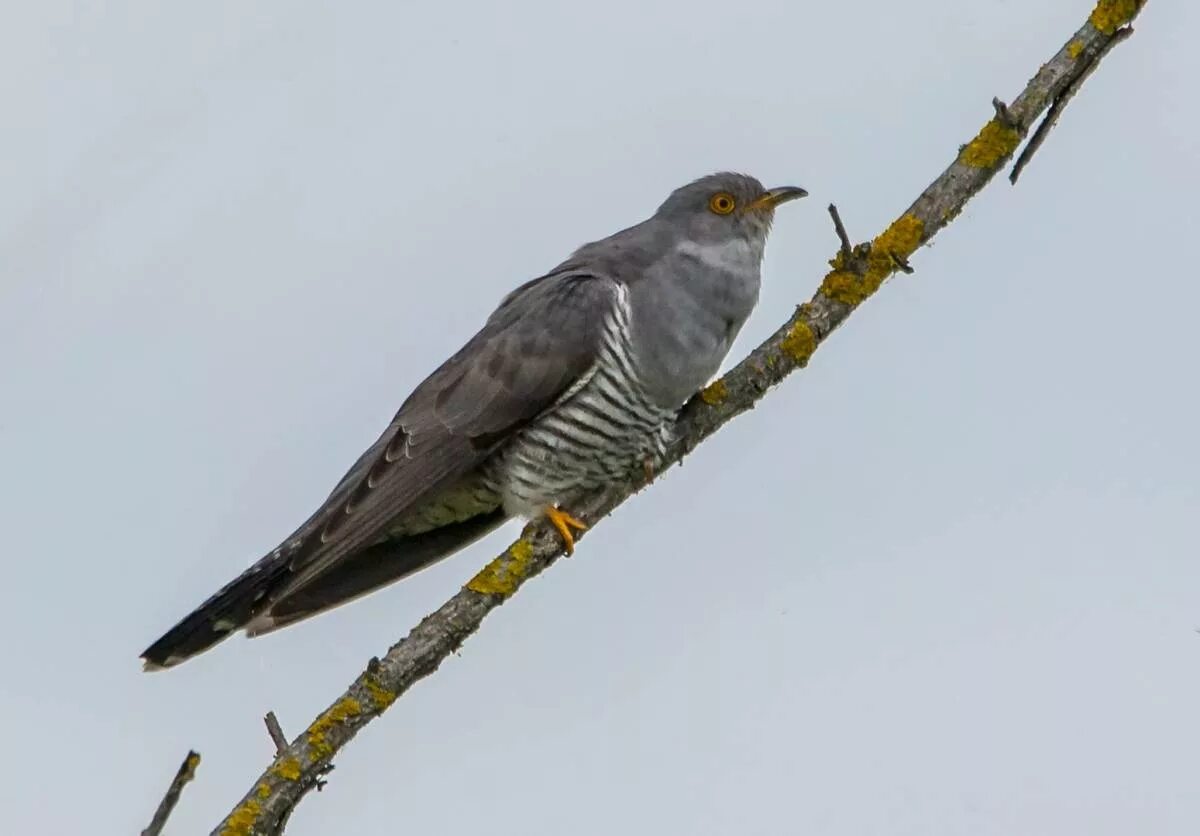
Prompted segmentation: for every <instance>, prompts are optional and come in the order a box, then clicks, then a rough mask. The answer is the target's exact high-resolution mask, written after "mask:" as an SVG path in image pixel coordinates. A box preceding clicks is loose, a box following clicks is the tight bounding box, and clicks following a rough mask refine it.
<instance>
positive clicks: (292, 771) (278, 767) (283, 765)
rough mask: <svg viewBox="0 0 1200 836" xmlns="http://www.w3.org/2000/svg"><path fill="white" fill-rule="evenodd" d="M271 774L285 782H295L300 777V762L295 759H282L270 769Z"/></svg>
mask: <svg viewBox="0 0 1200 836" xmlns="http://www.w3.org/2000/svg"><path fill="white" fill-rule="evenodd" d="M271 774H272V775H278V776H279V777H280V778H283V779H284V780H285V781H295V780H297V779H298V778H299V777H300V761H299V760H297V759H296V758H284V759H283V760H281V761H280V762H279V763H277V764H275V765H273V766H272V767H271Z"/></svg>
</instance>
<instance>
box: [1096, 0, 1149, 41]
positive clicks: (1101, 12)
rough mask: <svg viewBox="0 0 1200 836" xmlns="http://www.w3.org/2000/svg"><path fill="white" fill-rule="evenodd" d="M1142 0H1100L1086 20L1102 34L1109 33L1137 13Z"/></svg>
mask: <svg viewBox="0 0 1200 836" xmlns="http://www.w3.org/2000/svg"><path fill="white" fill-rule="evenodd" d="M1142 2H1144V0H1100V2H1099V3H1097V4H1096V8H1095V9H1093V10H1092V16H1091V17H1089V18H1088V22H1089V23H1091V24H1092V26H1095V27H1096V30H1097V31H1098V32H1100V34H1102V35H1111V34H1112V33H1113V32H1116V31H1117V30H1118V29H1119V28H1121V27H1122V26H1124V25H1125V24H1126V23H1128V22H1129V21H1130V20H1132V19H1133V16H1134V15H1135V14H1137V10H1138V7H1139V6H1141V5H1142Z"/></svg>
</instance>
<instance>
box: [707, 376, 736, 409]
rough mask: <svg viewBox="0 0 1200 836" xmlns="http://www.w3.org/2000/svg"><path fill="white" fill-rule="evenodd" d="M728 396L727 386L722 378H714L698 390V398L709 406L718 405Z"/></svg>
mask: <svg viewBox="0 0 1200 836" xmlns="http://www.w3.org/2000/svg"><path fill="white" fill-rule="evenodd" d="M728 397H729V387H728V386H726V385H725V381H724V380H714V381H713V382H712V383H710V384H708V385H707V386H705V387H704V388H703V389H701V390H700V400H702V401H704V402H705V403H706V404H708V405H709V406H720V405H721V404H723V403H725V399H726V398H728Z"/></svg>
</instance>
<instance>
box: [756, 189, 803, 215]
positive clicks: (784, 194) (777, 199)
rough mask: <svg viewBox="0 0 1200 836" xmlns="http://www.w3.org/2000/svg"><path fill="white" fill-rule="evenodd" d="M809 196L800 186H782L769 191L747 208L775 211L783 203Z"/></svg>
mask: <svg viewBox="0 0 1200 836" xmlns="http://www.w3.org/2000/svg"><path fill="white" fill-rule="evenodd" d="M807 194H808V192H806V191H805V190H804V189H802V188H800V187H799V186H780V187H778V188H775V189H767V191H765V192H763V194H762V196H761V197H758V198H755V200H754V201H753V202H752V203H750V204H749V205H747V206H746V208H747V209H774V208H775V207H776V206H778V205H779V204H781V203H787V202H788V201H789V200H796V199H797V198H801V197H805V196H806V195H807Z"/></svg>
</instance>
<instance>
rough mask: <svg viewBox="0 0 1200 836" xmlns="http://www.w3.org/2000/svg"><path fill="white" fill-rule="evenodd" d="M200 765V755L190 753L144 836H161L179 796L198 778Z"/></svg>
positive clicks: (176, 774) (172, 780) (173, 779)
mask: <svg viewBox="0 0 1200 836" xmlns="http://www.w3.org/2000/svg"><path fill="white" fill-rule="evenodd" d="M199 765H200V753H199V752H188V753H187V757H185V758H184V759H183V763H181V764H180V765H179V769H178V770H176V771H175V777H174V778H172V779H171V786H169V787H167V794H166V795H164V796H163V800H162V801H160V802H159V804H158V809H157V810H155V811H154V818H152V819H150V824H148V825H147V826H146V829H145V830H143V831H142V836H159V834H161V833H162V829H163V828H164V827H166V825H167V819H169V818H170V817H171V812H172V811H173V810H174V809H175V805H176V804H178V803H179V796H181V795H183V788H184V787H185V786H187V784H188V782H189V781H191V780H192V779H193V778H195V777H196V767H198V766H199Z"/></svg>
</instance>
